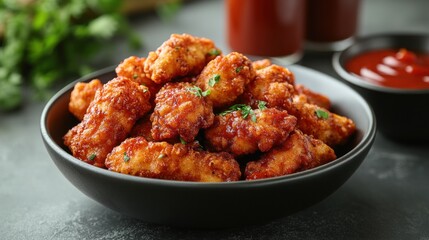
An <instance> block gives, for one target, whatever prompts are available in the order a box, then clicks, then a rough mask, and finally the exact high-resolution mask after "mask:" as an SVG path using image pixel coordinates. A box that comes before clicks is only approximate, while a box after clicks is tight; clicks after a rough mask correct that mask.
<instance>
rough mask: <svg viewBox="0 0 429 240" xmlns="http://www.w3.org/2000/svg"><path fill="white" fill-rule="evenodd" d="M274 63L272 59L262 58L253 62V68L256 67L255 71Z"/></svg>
mask: <svg viewBox="0 0 429 240" xmlns="http://www.w3.org/2000/svg"><path fill="white" fill-rule="evenodd" d="M271 64H272V63H271V61H270V59H267V58H266V59H261V60H257V61H254V62H253V63H252V66H253V69H255V71H257V70H260V69H262V68H266V67H268V66H270V65H271Z"/></svg>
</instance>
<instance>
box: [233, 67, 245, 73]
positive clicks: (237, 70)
mask: <svg viewBox="0 0 429 240" xmlns="http://www.w3.org/2000/svg"><path fill="white" fill-rule="evenodd" d="M242 69H243V66H239V67H237V68H236V69H235V72H236V73H239V72H241V70H242Z"/></svg>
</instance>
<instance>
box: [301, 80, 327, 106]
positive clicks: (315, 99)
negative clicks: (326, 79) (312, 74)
mask: <svg viewBox="0 0 429 240" xmlns="http://www.w3.org/2000/svg"><path fill="white" fill-rule="evenodd" d="M295 91H296V94H302V95H304V96H305V97H306V98H307V102H308V103H311V104H314V105H317V106H319V107H322V108H326V109H328V110H329V109H331V100H329V98H328V97H327V96H325V95H323V94H321V93H317V92H314V91H312V90H310V89H309V88H307V87H306V86H304V85H302V84H296V85H295Z"/></svg>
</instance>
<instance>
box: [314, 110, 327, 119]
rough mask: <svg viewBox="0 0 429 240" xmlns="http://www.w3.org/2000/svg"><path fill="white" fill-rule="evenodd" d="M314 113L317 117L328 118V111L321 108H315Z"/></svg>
mask: <svg viewBox="0 0 429 240" xmlns="http://www.w3.org/2000/svg"><path fill="white" fill-rule="evenodd" d="M314 113H315V114H316V116H317V117H318V118H321V119H328V118H329V113H328V112H326V111H324V110H322V109H317V110H316V111H314Z"/></svg>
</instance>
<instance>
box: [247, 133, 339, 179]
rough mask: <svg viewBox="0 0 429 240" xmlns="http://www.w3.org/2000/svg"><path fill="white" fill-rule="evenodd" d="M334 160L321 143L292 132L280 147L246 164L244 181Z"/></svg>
mask: <svg viewBox="0 0 429 240" xmlns="http://www.w3.org/2000/svg"><path fill="white" fill-rule="evenodd" d="M334 159H336V155H335V152H334V150H333V149H332V148H330V147H329V146H328V145H326V144H325V143H323V142H322V141H320V140H318V139H315V138H313V137H311V136H309V135H305V134H303V133H302V132H300V131H294V132H292V133H291V134H290V136H289V137H288V139H287V140H286V141H285V142H284V143H283V144H282V145H280V146H278V147H275V148H273V149H272V150H271V151H269V152H267V153H265V154H263V155H262V156H261V158H260V159H259V160H257V161H252V162H248V163H247V165H246V168H245V176H246V180H255V179H262V178H269V177H276V176H283V175H287V174H291V173H295V172H299V171H303V170H306V169H311V168H314V167H317V166H320V165H323V164H325V163H328V162H330V161H332V160H334Z"/></svg>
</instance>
